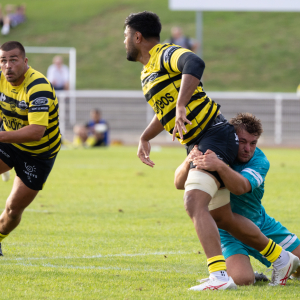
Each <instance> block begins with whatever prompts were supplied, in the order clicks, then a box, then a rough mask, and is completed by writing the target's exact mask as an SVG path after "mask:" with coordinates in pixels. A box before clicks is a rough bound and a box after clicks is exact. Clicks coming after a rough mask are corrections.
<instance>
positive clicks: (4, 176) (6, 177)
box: [1, 171, 10, 181]
mask: <svg viewBox="0 0 300 300" xmlns="http://www.w3.org/2000/svg"><path fill="white" fill-rule="evenodd" d="M1 177H2V180H3V181H8V180H9V178H10V173H9V171H7V172H4V173H2V174H1Z"/></svg>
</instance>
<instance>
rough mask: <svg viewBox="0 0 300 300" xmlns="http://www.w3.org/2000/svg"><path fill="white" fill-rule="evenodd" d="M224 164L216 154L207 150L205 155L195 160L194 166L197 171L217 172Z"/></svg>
mask: <svg viewBox="0 0 300 300" xmlns="http://www.w3.org/2000/svg"><path fill="white" fill-rule="evenodd" d="M220 162H222V161H221V160H220V159H219V158H218V156H217V155H216V153H215V152H213V151H211V150H209V149H208V150H207V151H206V152H205V153H204V155H202V156H197V157H195V158H194V159H193V164H194V165H195V166H196V169H200V170H207V171H217V169H218V166H219V164H220Z"/></svg>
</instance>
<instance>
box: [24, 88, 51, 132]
mask: <svg viewBox="0 0 300 300" xmlns="http://www.w3.org/2000/svg"><path fill="white" fill-rule="evenodd" d="M48 86H50V85H47V87H48ZM54 100H55V95H54V94H53V92H52V91H49V90H40V91H36V92H35V91H33V93H31V95H30V96H29V109H28V122H29V125H31V124H36V125H41V126H46V127H47V126H48V125H49V107H50V106H51V105H52V104H53V101H54Z"/></svg>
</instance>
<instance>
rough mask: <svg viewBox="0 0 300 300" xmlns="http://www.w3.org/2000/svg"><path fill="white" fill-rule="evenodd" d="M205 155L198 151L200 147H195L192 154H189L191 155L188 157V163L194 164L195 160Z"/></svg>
mask: <svg viewBox="0 0 300 300" xmlns="http://www.w3.org/2000/svg"><path fill="white" fill-rule="evenodd" d="M201 155H203V153H202V152H201V151H200V150H199V149H198V146H197V145H195V146H194V148H193V149H192V150H191V152H190V153H189V155H188V156H187V158H186V159H187V161H188V162H189V163H190V162H193V160H194V159H195V158H197V157H199V156H201Z"/></svg>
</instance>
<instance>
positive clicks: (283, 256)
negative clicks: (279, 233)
mask: <svg viewBox="0 0 300 300" xmlns="http://www.w3.org/2000/svg"><path fill="white" fill-rule="evenodd" d="M289 260H290V256H289V254H288V252H287V251H285V250H284V249H282V250H281V253H280V255H279V257H278V258H277V259H276V260H275V261H274V262H273V267H274V268H275V269H276V270H280V269H282V268H283V267H285V266H286V265H287V263H288V262H289Z"/></svg>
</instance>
